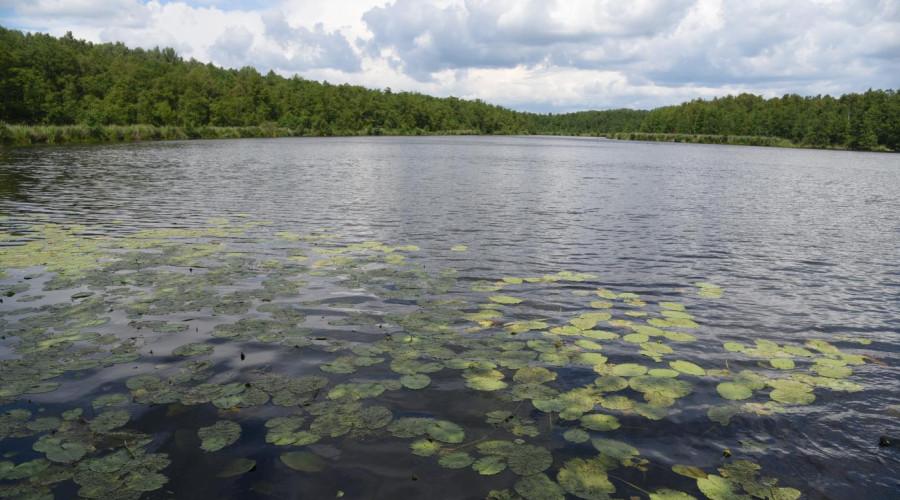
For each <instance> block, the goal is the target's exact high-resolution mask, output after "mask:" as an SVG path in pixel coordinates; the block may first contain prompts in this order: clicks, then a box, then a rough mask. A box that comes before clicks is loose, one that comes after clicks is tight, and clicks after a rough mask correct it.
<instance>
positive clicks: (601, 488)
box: [556, 457, 616, 500]
mask: <svg viewBox="0 0 900 500" xmlns="http://www.w3.org/2000/svg"><path fill="white" fill-rule="evenodd" d="M556 480H557V481H559V484H560V486H562V487H563V488H564V489H565V490H566V491H568V492H569V493H571V494H572V495H575V496H576V497H578V498H585V499H590V500H593V499H596V500H606V499H607V498H609V495H610V494H612V493H615V492H616V487H615V486H614V485H613V484H612V483H611V482H610V481H609V477H608V476H607V472H606V465H605V463H604V462H603V460H602V459H600V458H599V457H598V458H592V459H583V458H574V459H572V460H569V461H568V462H566V463H565V464H564V465H563V467H562V468H561V469H560V470H559V472H558V473H557V475H556Z"/></svg>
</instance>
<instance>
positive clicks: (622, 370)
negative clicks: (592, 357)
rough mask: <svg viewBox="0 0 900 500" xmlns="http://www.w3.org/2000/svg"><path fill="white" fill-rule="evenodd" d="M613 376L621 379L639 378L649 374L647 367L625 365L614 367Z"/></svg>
mask: <svg viewBox="0 0 900 500" xmlns="http://www.w3.org/2000/svg"><path fill="white" fill-rule="evenodd" d="M612 372H613V375H616V376H619V377H637V376H639V375H643V374H645V373H647V367H646V366H644V365H638V364H635V363H623V364H621V365H616V366H614V367H613V370H612Z"/></svg>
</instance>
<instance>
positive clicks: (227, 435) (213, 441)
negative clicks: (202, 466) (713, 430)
mask: <svg viewBox="0 0 900 500" xmlns="http://www.w3.org/2000/svg"><path fill="white" fill-rule="evenodd" d="M197 435H198V436H199V437H200V441H201V443H200V448H202V449H203V450H204V451H208V452H213V451H219V450H221V449H222V448H225V447H226V446H229V445H231V444H234V443H235V442H236V441H237V440H238V439H239V438H240V437H241V426H240V424H238V423H237V422H232V421H230V420H219V421H218V422H216V423H215V424H213V425H211V426H209V427H201V428H200V429H199V430H198V431H197Z"/></svg>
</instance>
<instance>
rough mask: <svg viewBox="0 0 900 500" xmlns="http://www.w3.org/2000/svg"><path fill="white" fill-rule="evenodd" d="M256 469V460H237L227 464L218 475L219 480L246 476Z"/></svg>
mask: <svg viewBox="0 0 900 500" xmlns="http://www.w3.org/2000/svg"><path fill="white" fill-rule="evenodd" d="M255 468H256V460H250V459H249V458H236V459H234V460H232V461H230V462H228V463H227V464H225V467H223V468H222V470H221V471H219V473H218V474H216V477H219V478H229V477H237V476H241V475H244V474H246V473H248V472H250V471H252V470H253V469H255Z"/></svg>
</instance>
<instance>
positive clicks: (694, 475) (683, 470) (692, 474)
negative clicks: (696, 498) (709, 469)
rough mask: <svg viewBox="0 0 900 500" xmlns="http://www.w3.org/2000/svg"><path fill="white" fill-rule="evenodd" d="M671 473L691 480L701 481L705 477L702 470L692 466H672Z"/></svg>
mask: <svg viewBox="0 0 900 500" xmlns="http://www.w3.org/2000/svg"><path fill="white" fill-rule="evenodd" d="M672 471H673V472H675V473H676V474H680V475H682V476H684V477H689V478H691V479H701V478H704V477H706V476H707V474H706V472H704V471H703V469H701V468H699V467H695V466H693V465H683V464H675V465H673V466H672Z"/></svg>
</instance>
